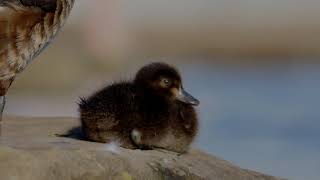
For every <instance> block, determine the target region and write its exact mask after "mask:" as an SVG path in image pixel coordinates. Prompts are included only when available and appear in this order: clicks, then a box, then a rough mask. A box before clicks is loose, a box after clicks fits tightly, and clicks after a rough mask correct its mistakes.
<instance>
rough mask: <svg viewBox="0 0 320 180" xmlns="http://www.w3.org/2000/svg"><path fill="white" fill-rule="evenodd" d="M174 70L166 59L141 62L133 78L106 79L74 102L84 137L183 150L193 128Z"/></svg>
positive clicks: (187, 100)
mask: <svg viewBox="0 0 320 180" xmlns="http://www.w3.org/2000/svg"><path fill="white" fill-rule="evenodd" d="M198 104H199V101H198V100H197V99H195V98H194V97H192V96H191V95H190V94H189V93H187V92H186V91H185V90H184V88H183V85H182V79H181V76H180V74H179V72H178V71H177V70H176V69H175V68H174V67H172V66H170V65H168V64H166V63H160V62H156V63H151V64H149V65H146V66H144V67H142V68H141V69H140V70H139V71H138V72H137V74H136V76H135V78H134V80H133V81H127V82H119V83H114V84H112V85H109V86H107V87H105V88H103V89H102V90H100V91H98V92H96V93H95V94H93V95H92V96H90V97H89V98H87V99H84V98H82V100H81V102H80V103H79V111H80V120H81V123H82V129H83V132H84V134H85V136H86V137H87V139H89V140H91V141H96V142H103V143H110V142H118V143H119V144H120V146H122V147H124V148H129V149H136V148H139V149H154V148H161V149H166V150H170V151H174V152H178V153H184V152H186V151H187V150H188V148H189V145H190V143H191V142H192V141H193V139H194V137H195V136H196V134H197V131H198V119H197V114H196V111H195V109H194V107H193V106H196V105H198Z"/></svg>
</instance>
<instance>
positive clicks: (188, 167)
mask: <svg viewBox="0 0 320 180" xmlns="http://www.w3.org/2000/svg"><path fill="white" fill-rule="evenodd" d="M78 125H79V124H78V121H77V119H73V118H18V117H11V118H6V119H5V121H4V122H3V123H2V128H3V132H2V136H1V139H0V174H1V179H6V180H9V179H15V180H20V179H32V180H42V179H43V180H44V179H45V180H50V179H52V180H55V179H64V180H71V179H77V180H79V179H80V180H81V179H83V180H84V179H90V180H99V179H101V180H102V179H103V180H105V179H119V180H120V179H121V180H131V179H142V180H143V179H153V180H156V179H192V180H197V179H199V180H200V179H201V180H203V179H218V180H227V179H228V180H250V179H252V180H277V179H278V178H275V177H272V176H268V175H264V174H261V173H257V172H253V171H249V170H244V169H241V168H239V167H236V166H234V165H232V164H230V163H229V162H226V161H224V160H221V159H219V158H216V157H214V156H211V155H208V154H206V153H204V152H201V151H199V150H192V151H191V152H190V153H188V154H185V155H181V156H177V154H175V153H172V152H162V151H161V152H160V151H141V150H127V149H122V148H119V149H118V150H116V151H112V152H111V151H110V149H111V148H108V147H107V146H106V145H105V144H99V143H93V142H87V141H82V140H77V139H71V138H61V137H56V136H55V134H56V133H64V132H66V131H67V130H68V129H70V128H72V127H77V126H78ZM108 149H109V151H108Z"/></svg>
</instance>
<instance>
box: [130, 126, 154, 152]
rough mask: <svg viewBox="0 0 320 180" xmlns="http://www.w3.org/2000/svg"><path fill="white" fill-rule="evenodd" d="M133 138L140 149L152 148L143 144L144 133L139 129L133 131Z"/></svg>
mask: <svg viewBox="0 0 320 180" xmlns="http://www.w3.org/2000/svg"><path fill="white" fill-rule="evenodd" d="M130 136H131V140H132V141H133V143H134V145H136V146H137V148H138V149H142V150H151V149H152V147H150V146H148V145H145V144H143V142H142V133H141V132H140V131H138V130H137V129H134V130H132V131H131V134H130Z"/></svg>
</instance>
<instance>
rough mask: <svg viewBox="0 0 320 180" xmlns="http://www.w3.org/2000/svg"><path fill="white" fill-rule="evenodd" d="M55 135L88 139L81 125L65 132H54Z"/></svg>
mask: <svg viewBox="0 0 320 180" xmlns="http://www.w3.org/2000/svg"><path fill="white" fill-rule="evenodd" d="M56 136H58V137H66V138H72V139H78V140H84V141H88V139H87V138H86V137H85V135H84V133H83V131H82V128H81V127H73V128H71V129H69V130H68V131H67V132H66V133H65V134H56Z"/></svg>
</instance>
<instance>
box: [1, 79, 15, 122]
mask: <svg viewBox="0 0 320 180" xmlns="http://www.w3.org/2000/svg"><path fill="white" fill-rule="evenodd" d="M13 80H14V78H11V79H6V80H0V121H1V120H2V118H3V110H4V107H5V105H6V94H7V91H8V89H9V87H10V86H11V84H12V82H13Z"/></svg>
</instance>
